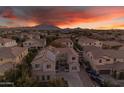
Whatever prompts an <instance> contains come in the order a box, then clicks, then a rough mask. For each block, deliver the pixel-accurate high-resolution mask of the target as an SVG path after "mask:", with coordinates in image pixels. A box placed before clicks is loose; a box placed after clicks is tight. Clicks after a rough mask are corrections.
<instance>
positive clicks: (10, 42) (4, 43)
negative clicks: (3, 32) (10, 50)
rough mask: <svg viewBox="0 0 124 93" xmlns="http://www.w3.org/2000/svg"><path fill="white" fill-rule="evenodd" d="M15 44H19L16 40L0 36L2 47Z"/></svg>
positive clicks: (0, 45)
mask: <svg viewBox="0 0 124 93" xmlns="http://www.w3.org/2000/svg"><path fill="white" fill-rule="evenodd" d="M13 46H17V43H16V41H15V40H12V39H7V38H0V47H13Z"/></svg>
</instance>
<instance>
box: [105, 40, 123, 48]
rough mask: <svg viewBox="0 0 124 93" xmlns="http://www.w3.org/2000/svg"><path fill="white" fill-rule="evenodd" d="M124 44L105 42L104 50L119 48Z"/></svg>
mask: <svg viewBox="0 0 124 93" xmlns="http://www.w3.org/2000/svg"><path fill="white" fill-rule="evenodd" d="M122 45H123V44H122V43H120V42H116V41H103V48H116V47H117V48H119V47H121V46H122Z"/></svg>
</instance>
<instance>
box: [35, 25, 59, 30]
mask: <svg viewBox="0 0 124 93" xmlns="http://www.w3.org/2000/svg"><path fill="white" fill-rule="evenodd" d="M34 28H35V29H37V30H61V28H59V27H57V26H54V25H50V24H40V25H37V26H34Z"/></svg>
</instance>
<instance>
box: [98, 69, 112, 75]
mask: <svg viewBox="0 0 124 93" xmlns="http://www.w3.org/2000/svg"><path fill="white" fill-rule="evenodd" d="M99 73H100V74H110V70H100V71H99Z"/></svg>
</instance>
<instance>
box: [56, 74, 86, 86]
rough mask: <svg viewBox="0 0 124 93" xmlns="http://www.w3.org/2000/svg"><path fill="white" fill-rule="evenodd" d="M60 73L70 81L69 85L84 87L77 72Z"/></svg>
mask: <svg viewBox="0 0 124 93" xmlns="http://www.w3.org/2000/svg"><path fill="white" fill-rule="evenodd" d="M58 75H59V76H62V77H63V78H64V79H65V80H66V81H67V82H68V84H69V87H84V85H83V82H82V81H81V79H80V77H79V74H78V73H77V72H69V73H66V72H61V73H59V74H58Z"/></svg>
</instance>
